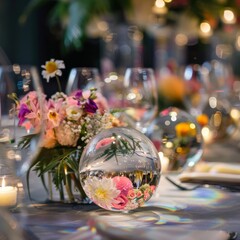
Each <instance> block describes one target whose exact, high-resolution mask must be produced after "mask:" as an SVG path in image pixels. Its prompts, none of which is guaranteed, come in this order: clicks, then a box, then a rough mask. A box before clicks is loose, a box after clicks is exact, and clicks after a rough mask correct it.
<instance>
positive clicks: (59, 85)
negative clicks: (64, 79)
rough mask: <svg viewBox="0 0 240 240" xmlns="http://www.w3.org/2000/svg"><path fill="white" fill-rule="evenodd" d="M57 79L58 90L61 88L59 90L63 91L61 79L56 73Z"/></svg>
mask: <svg viewBox="0 0 240 240" xmlns="http://www.w3.org/2000/svg"><path fill="white" fill-rule="evenodd" d="M56 79H57V85H58V90H59V92H62V86H61V83H60V79H59V77H58V76H57V75H56Z"/></svg>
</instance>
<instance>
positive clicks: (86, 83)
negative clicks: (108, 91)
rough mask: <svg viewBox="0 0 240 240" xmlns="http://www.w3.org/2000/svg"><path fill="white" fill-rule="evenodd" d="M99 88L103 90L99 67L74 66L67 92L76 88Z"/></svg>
mask: <svg viewBox="0 0 240 240" xmlns="http://www.w3.org/2000/svg"><path fill="white" fill-rule="evenodd" d="M91 88H97V89H98V92H100V91H101V78H100V74H99V71H98V69H97V68H88V67H81V68H80V67H79V68H72V69H71V71H70V74H69V77H68V81H67V86H66V94H70V93H71V92H73V91H74V90H77V89H81V90H89V89H91Z"/></svg>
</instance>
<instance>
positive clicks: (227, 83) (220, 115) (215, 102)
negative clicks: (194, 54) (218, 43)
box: [203, 60, 238, 141]
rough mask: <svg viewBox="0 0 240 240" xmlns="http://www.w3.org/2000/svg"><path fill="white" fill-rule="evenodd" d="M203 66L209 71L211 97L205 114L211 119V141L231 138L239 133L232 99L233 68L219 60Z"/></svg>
mask: <svg viewBox="0 0 240 240" xmlns="http://www.w3.org/2000/svg"><path fill="white" fill-rule="evenodd" d="M203 66H204V67H205V68H206V69H207V72H208V74H207V77H208V79H209V83H210V84H209V92H210V97H209V101H208V105H207V107H206V109H205V112H206V113H207V115H208V116H209V119H210V121H209V124H208V125H209V129H210V132H211V136H212V137H211V141H212V140H218V139H223V138H226V137H227V138H228V137H231V136H233V135H234V134H235V133H236V131H237V122H236V121H235V118H236V111H235V110H234V108H233V107H234V105H235V103H234V102H233V99H231V98H232V96H231V94H232V92H231V89H232V86H233V84H234V82H233V73H232V69H231V66H230V65H228V64H226V63H223V62H220V61H217V60H212V61H210V62H205V63H204V64H203ZM237 102H238V99H237ZM232 110H233V111H232Z"/></svg>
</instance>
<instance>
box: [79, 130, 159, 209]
mask: <svg viewBox="0 0 240 240" xmlns="http://www.w3.org/2000/svg"><path fill="white" fill-rule="evenodd" d="M160 172H161V163H160V158H159V155H158V152H157V151H156V149H155V147H154V145H153V143H152V142H151V141H150V140H149V139H148V138H147V137H146V136H145V135H144V134H142V133H141V132H139V131H137V130H135V129H132V128H125V127H118V128H111V129H108V130H104V131H102V132H100V133H99V134H98V135H96V136H95V137H94V138H93V139H92V140H91V141H90V142H89V143H88V145H87V146H86V147H85V149H84V151H83V153H82V156H81V159H80V164H79V174H80V182H81V184H82V186H83V189H84V191H85V192H86V194H87V196H88V197H89V198H90V199H91V200H92V201H93V202H94V203H95V204H97V205H98V206H100V207H102V208H104V209H107V210H112V211H129V210H132V209H136V208H138V207H140V206H142V205H143V204H144V203H145V202H146V201H148V200H149V199H150V198H151V196H152V195H153V193H154V192H155V189H156V188H157V186H158V184H159V181H160Z"/></svg>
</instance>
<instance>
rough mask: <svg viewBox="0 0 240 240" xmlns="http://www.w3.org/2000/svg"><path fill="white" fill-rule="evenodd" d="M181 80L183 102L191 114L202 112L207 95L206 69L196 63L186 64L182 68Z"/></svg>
mask: <svg viewBox="0 0 240 240" xmlns="http://www.w3.org/2000/svg"><path fill="white" fill-rule="evenodd" d="M183 80H184V83H185V88H186V94H185V95H184V104H185V106H186V108H187V110H188V111H189V113H190V114H191V115H193V116H197V115H199V114H201V113H202V111H203V108H204V107H205V106H206V104H207V101H208V97H209V94H208V85H207V84H208V82H207V71H206V69H205V68H204V67H202V66H200V65H197V64H194V65H188V66H186V67H185V69H184V70H183Z"/></svg>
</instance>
